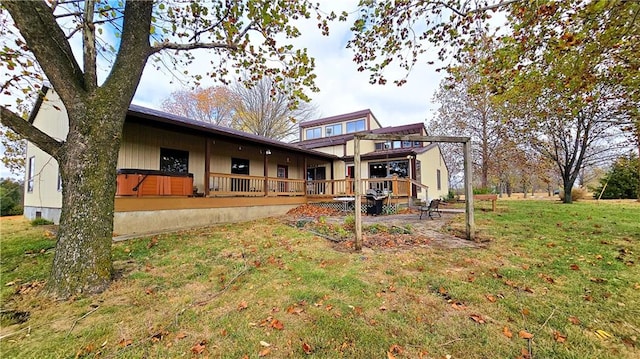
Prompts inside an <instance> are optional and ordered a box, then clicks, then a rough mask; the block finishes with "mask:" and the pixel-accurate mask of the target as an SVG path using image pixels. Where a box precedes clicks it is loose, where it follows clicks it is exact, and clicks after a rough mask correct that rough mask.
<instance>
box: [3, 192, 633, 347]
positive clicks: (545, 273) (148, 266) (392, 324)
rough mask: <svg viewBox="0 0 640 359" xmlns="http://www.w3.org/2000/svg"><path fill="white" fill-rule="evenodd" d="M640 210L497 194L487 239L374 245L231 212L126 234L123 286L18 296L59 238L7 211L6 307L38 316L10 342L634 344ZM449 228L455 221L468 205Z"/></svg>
mask: <svg viewBox="0 0 640 359" xmlns="http://www.w3.org/2000/svg"><path fill="white" fill-rule="evenodd" d="M638 218H640V205H639V204H637V203H631V202H626V203H609V202H600V203H595V202H578V203H574V204H572V205H563V204H560V203H557V202H551V201H544V202H542V201H540V202H538V201H504V202H503V201H500V202H499V206H498V211H497V212H489V211H479V212H477V216H476V223H477V227H478V234H479V236H480V238H481V239H483V240H485V241H486V242H484V243H483V245H482V246H481V247H479V248H464V249H437V248H413V249H411V250H394V249H393V248H391V249H385V250H373V251H371V250H368V251H366V252H363V253H349V252H345V251H344V250H336V249H334V247H333V246H332V244H331V243H329V242H328V241H326V240H324V239H321V238H318V237H314V236H313V235H311V234H309V233H308V232H305V231H304V230H301V229H296V228H293V227H289V226H287V225H285V224H282V223H281V222H280V221H278V220H276V219H269V220H262V221H253V222H247V223H240V224H233V225H221V226H216V227H211V228H206V229H199V230H192V231H183V232H178V233H173V234H167V235H160V236H155V237H153V238H142V239H139V240H132V241H127V242H121V243H117V244H115V245H114V247H113V258H114V261H115V262H114V266H115V269H116V278H115V280H114V282H113V284H112V285H111V287H110V288H109V289H108V290H107V291H106V292H104V293H103V294H100V295H96V296H92V297H78V298H74V300H72V301H68V302H53V301H51V300H49V299H48V298H47V297H46V296H45V295H44V292H43V291H42V290H41V289H38V288H36V289H34V290H31V291H27V292H24V293H22V294H15V293H16V291H17V290H18V289H19V288H20V286H21V285H24V284H25V283H31V282H42V281H45V280H46V273H47V272H48V270H49V266H50V263H51V259H52V252H53V250H52V249H50V248H51V247H52V246H53V243H54V242H53V240H52V239H48V238H47V237H46V236H45V235H44V233H43V228H37V227H31V226H30V225H29V223H28V222H26V221H16V220H12V221H10V222H9V221H6V220H5V219H3V220H2V223H1V224H2V240H1V242H0V244H1V250H2V278H0V286H1V288H2V297H1V298H2V309H3V310H14V311H21V312H29V313H30V317H29V319H28V320H27V321H26V322H24V323H19V324H16V323H14V322H12V321H11V318H5V319H3V322H2V329H1V330H0V336H2V337H4V338H3V339H1V340H0V352H1V354H2V357H3V358H18V357H19V358H43V357H50V358H75V357H94V356H96V355H99V356H101V357H117V358H140V357H167V358H172V357H183V356H186V357H201V358H203V357H207V356H208V357H212V358H213V357H216V358H218V357H221V358H242V357H243V356H245V355H247V356H248V357H250V358H257V357H258V356H259V354H260V353H261V352H262V354H265V355H266V357H272V358H283V357H303V356H305V357H306V356H308V357H314V358H384V357H387V352H388V351H389V350H391V348H392V346H394V345H398V346H400V347H401V348H402V349H401V350H399V349H396V350H395V351H394V352H393V353H392V354H393V355H394V356H395V357H397V358H418V357H421V356H422V357H424V358H443V357H445V356H446V355H451V356H452V357H453V358H516V357H518V356H519V355H521V351H522V350H523V349H525V350H529V347H530V348H531V351H532V352H533V354H534V357H536V358H550V357H553V358H635V357H638V355H639V349H638V345H639V343H638V339H637V338H638V335H640V319H639V318H640V312H639V311H640V309H639V308H640V307H639V306H638V302H639V299H640V270H638V264H639V262H640V259H639V257H638V253H640V244H639V243H640V221H639V220H638ZM446 227H447V228H449V230H450V231H451V232H452V233H459V232H460V231H461V229H463V228H464V224H463V218H462V217H460V218H456V219H455V220H454V221H453V222H452V223H451V224H449V225H448V226H446ZM42 249H44V251H42ZM472 318H476V320H478V319H481V321H482V322H483V323H478V322H476V321H474V320H473V319H472ZM505 327H506V328H507V329H508V331H510V332H511V333H513V336H512V337H511V338H508V337H507V336H506V335H505V334H504V331H505ZM596 330H601V331H605V332H606V333H608V334H610V335H611V337H609V338H603V337H601V336H598V335H597V334H596ZM520 331H527V332H528V333H531V334H533V335H534V337H533V339H532V340H531V341H527V340H525V339H522V338H519V337H518V333H519V332H520ZM554 333H555V336H554ZM558 335H561V336H563V337H566V339H565V340H564V342H562V339H561V338H560V337H558ZM558 338H560V341H558V340H557V339H558ZM261 342H264V343H268V344H269V345H270V346H269V347H265V346H264V345H262V344H261ZM303 343H304V344H307V345H309V346H310V348H311V351H310V353H309V354H305V352H304V349H303ZM198 345H200V346H198ZM199 348H200V349H202V352H199V351H200V349H199ZM267 349H268V350H269V353H267V352H266V350H267Z"/></svg>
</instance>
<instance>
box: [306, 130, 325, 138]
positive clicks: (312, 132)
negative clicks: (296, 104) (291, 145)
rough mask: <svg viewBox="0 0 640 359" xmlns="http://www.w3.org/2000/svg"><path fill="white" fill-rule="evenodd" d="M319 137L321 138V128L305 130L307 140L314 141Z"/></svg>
mask: <svg viewBox="0 0 640 359" xmlns="http://www.w3.org/2000/svg"><path fill="white" fill-rule="evenodd" d="M320 137H322V128H321V127H316V128H310V129H307V140H311V139H314V138H320Z"/></svg>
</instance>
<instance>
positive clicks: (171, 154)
mask: <svg viewBox="0 0 640 359" xmlns="http://www.w3.org/2000/svg"><path fill="white" fill-rule="evenodd" d="M160 171H164V172H172V173H189V152H187V151H180V150H172V149H169V148H161V149H160Z"/></svg>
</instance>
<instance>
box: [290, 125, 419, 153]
mask: <svg viewBox="0 0 640 359" xmlns="http://www.w3.org/2000/svg"><path fill="white" fill-rule="evenodd" d="M423 129H424V124H422V123H412V124H409V125H401V126H393V127H382V128H376V129H375V130H370V131H361V132H359V133H373V134H398V135H410V134H413V133H422V130H423ZM353 135H354V133H348V134H345V135H338V136H329V137H320V138H314V139H312V140H305V141H300V142H297V145H298V146H300V147H303V148H307V149H313V148H320V147H327V146H338V145H344V144H345V143H347V142H348V141H350V140H352V139H353Z"/></svg>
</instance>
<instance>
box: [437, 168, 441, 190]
mask: <svg viewBox="0 0 640 359" xmlns="http://www.w3.org/2000/svg"><path fill="white" fill-rule="evenodd" d="M436 182H437V184H438V191H440V190H441V189H442V180H441V179H440V170H437V171H436Z"/></svg>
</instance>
